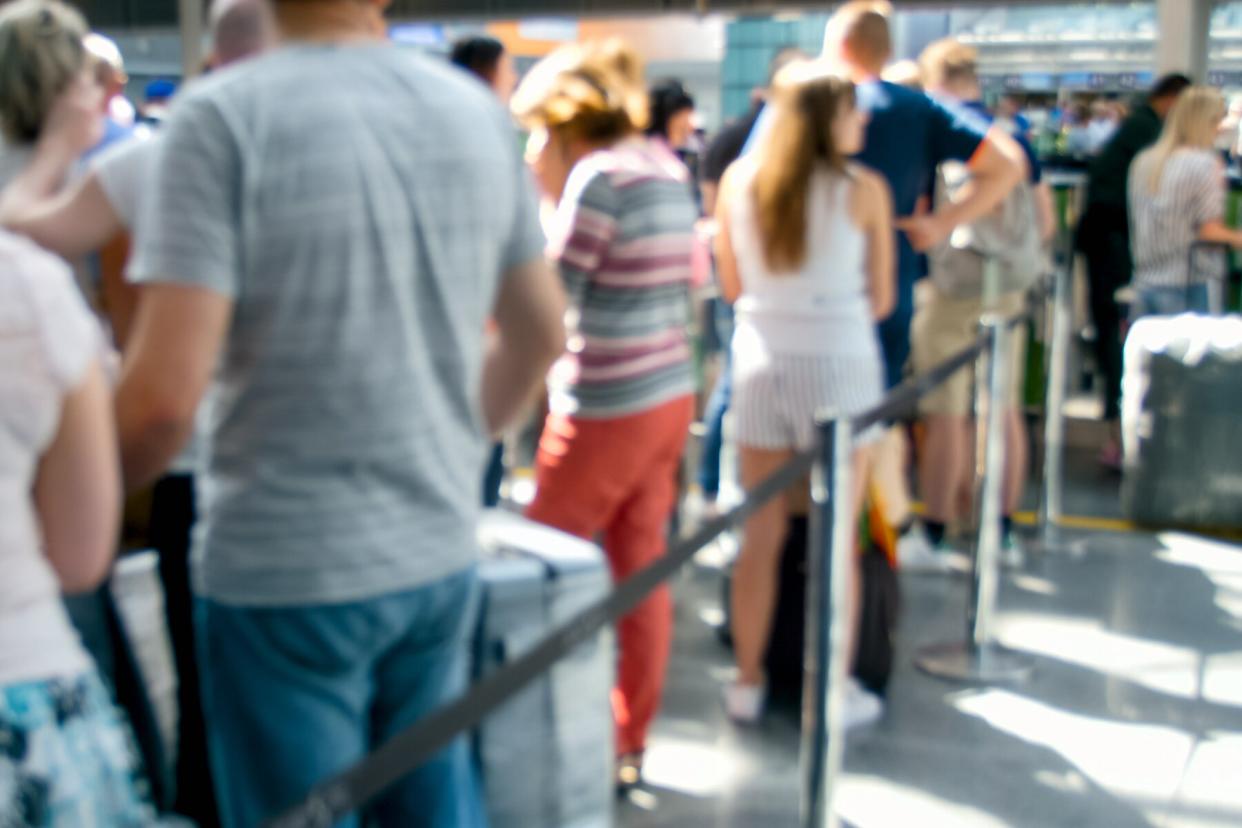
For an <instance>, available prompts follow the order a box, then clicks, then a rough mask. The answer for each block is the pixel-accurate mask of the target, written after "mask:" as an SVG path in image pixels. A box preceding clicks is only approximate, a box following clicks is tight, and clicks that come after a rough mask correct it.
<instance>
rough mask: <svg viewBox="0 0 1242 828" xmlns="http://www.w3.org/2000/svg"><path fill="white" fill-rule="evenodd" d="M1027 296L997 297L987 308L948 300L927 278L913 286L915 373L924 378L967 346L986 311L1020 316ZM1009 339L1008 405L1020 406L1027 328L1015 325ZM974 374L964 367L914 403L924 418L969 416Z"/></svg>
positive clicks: (968, 301) (978, 302)
mask: <svg viewBox="0 0 1242 828" xmlns="http://www.w3.org/2000/svg"><path fill="white" fill-rule="evenodd" d="M1025 302H1026V295H1025V294H1024V293H1022V292H1021V291H1018V292H1014V293H1006V294H1004V295H1003V296H1000V297H998V298H997V299H996V300H995V302H993V303H992V306H991V307H987V308H985V307H984V303H983V300H982V299H953V298H951V297H948V296H945V295H944V294H942V293H940V291H938V290H937V289H936V286H935V285H933V284H932V283H931V280H930V279H924V280H923V281H922V282H920V283H919V284H918V285H917V286H916V287H915V310H914V324H913V326H912V329H911V334H910V335H911V340H912V343H911V344H912V348H913V355H912V357H911V358H912V359H913V361H914V371H915V373H916V374H926V373H927V372H929V371H931V370H932V369H934V368H935V367H936V366H937V365H939V364H940V363H942V362H944V361H945V360H947V359H949V358H950V357H953V356H955V355H956V354H958V353H960V352H961V351H963V350H965V349H966V348H968V347H970V345H971V343H973V342H974V340H975V338H976V337H977V336H978V335H979V319H980V318H981V317H982V316H983V315H984V313H987V312H993V313H999V314H1000V315H1001V316H1005V317H1011V316H1016V315H1017V314H1019V313H1021V312H1022V310H1023V308H1024V307H1025ZM1013 333H1014V335H1013V336H1012V337H1010V340H1009V341H1010V344H1011V346H1012V347H1011V348H1010V350H1009V359H1010V362H1009V364H1010V374H1009V377H1010V383H1009V400H1010V405H1012V406H1013V407H1015V408H1017V407H1019V406H1020V405H1021V402H1022V396H1023V388H1024V383H1025V375H1026V327H1025V326H1019V327H1018V328H1017V329H1015V330H1014V332H1013ZM974 388H975V372H974V370H973V369H972V368H963V369H962V370H960V371H958V372H957V373H956V374H954V375H953V376H952V377H950V378H949V379H948V381H947V382H945V383H944V384H943V385H941V386H940V387H939V388H937V389H936V390H935V391H933V392H931V393H930V394H928V395H927V396H926V397H924V398H923V400H922V402H920V403H919V411H920V412H921V413H923V414H949V415H956V416H968V415H970V414H971V412H973V410H974V399H973V396H974Z"/></svg>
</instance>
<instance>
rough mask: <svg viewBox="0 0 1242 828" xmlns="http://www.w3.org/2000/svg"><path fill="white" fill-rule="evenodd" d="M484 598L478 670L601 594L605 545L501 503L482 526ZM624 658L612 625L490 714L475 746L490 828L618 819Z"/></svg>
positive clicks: (496, 664)
mask: <svg viewBox="0 0 1242 828" xmlns="http://www.w3.org/2000/svg"><path fill="white" fill-rule="evenodd" d="M478 537H479V545H480V547H481V548H482V550H483V559H482V563H481V565H480V570H479V571H480V576H481V578H480V579H481V581H482V586H483V600H482V609H481V618H480V623H479V629H478V635H477V638H476V641H475V680H476V681H477V680H479V679H481V678H483V677H485V676H487V675H489V674H490V673H493V672H495V671H496V670H498V669H500V668H502V667H504V666H505V665H506V664H507V663H509V662H510V661H512V660H514V659H515V658H518V657H519V656H521V655H523V654H524V653H526V652H528V651H529V650H530V649H531V648H532V647H533V646H534V645H536V644H538V643H539V642H540V641H541V640H542V639H543V638H544V637H545V636H546V635H547V634H548V632H549V631H550V630H551V629H552V628H553V627H554V626H556V625H558V624H560V623H561V622H563V621H565V620H566V619H568V618H569V617H571V616H572V615H574V614H575V613H577V612H579V611H580V610H582V609H584V608H585V607H587V606H588V605H590V604H592V603H594V602H595V601H597V600H599V599H600V598H601V597H603V596H604V595H606V594H607V593H608V591H609V590H610V589H611V588H612V580H611V576H610V574H609V571H608V567H607V565H606V563H605V560H604V556H603V553H602V552H601V551H600V549H599V547H597V546H595V545H594V544H591V543H588V542H587V541H583V540H580V539H578V538H575V537H572V536H570V535H566V534H564V533H562V532H558V531H556V530H554V529H549V528H547V527H544V526H540V525H538V524H535V523H532V522H530V521H528V520H525V519H524V518H521V517H518V516H516V515H512V514H508V513H505V512H500V511H489V512H487V513H485V515H484V517H483V519H482V521H481V522H480V525H479V532H478ZM615 664H616V658H615V653H614V648H613V634H612V632H611V630H610V629H609V630H605V631H603V632H601V633H599V634H598V635H597V636H595V637H594V638H593V639H591V640H590V641H588V642H587V643H585V644H583V645H582V646H581V647H580V648H579V649H578V650H576V651H575V652H573V653H572V654H571V655H570V656H568V657H567V658H565V659H564V660H562V661H560V662H558V663H557V664H556V666H554V667H553V668H552V669H551V671H550V672H548V673H546V674H544V675H543V676H542V677H540V678H539V679H538V680H536V682H535V683H534V684H533V685H531V686H530V687H528V688H527V689H525V690H524V691H522V692H521V693H519V694H518V695H517V696H516V697H514V698H513V699H512V700H511V701H510V702H508V703H506V704H505V705H504V706H503V707H501V708H500V709H499V710H497V711H496V712H495V713H493V714H492V715H491V716H490V717H488V718H487V719H485V720H484V721H483V723H482V725H481V726H480V727H479V729H478V731H477V732H476V733H475V739H474V743H475V744H474V746H475V751H476V755H477V757H478V762H479V767H480V768H481V771H482V776H483V787H484V791H485V795H486V799H487V807H488V817H489V821H490V823H491V826H492V828H532V827H533V826H549V828H553V827H555V828H608V826H611V825H612V810H613V803H614V800H615V794H614V788H613V762H614V760H615V756H614V749H613V720H612V707H611V704H610V699H609V696H610V694H611V691H612V686H613V676H614V672H615Z"/></svg>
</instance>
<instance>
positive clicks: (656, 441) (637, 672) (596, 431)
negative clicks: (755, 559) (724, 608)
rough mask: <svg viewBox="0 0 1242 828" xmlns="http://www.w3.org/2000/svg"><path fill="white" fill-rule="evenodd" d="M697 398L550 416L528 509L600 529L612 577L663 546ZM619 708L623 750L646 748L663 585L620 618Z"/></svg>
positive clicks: (656, 702)
mask: <svg viewBox="0 0 1242 828" xmlns="http://www.w3.org/2000/svg"><path fill="white" fill-rule="evenodd" d="M693 416H694V399H693V398H692V397H683V398H680V399H677V400H674V401H673V402H670V403H666V404H664V405H661V406H659V407H658V408H654V409H652V410H650V411H645V412H642V413H641V414H634V415H630V416H626V417H617V418H613V419H607V420H589V419H578V418H574V417H565V416H562V415H557V414H553V415H551V416H549V417H548V420H547V423H546V425H545V426H544V430H543V437H542V438H541V439H540V441H539V455H538V458H537V460H536V471H535V474H536V482H537V483H538V486H539V489H538V493H537V494H536V495H535V501H534V502H533V503H532V504H531V505H530V508H529V509H528V510H527V513H526V514H527V517H529V518H531V519H532V520H535V521H538V522H539V523H543V524H546V525H548V526H552V527H555V528H557V529H560V530H562V531H564V532H568V533H570V534H573V535H577V536H579V537H582V538H587V539H591V540H594V539H596V538H597V537H600V536H602V538H603V544H604V551H605V552H606V553H607V555H608V561H609V564H610V566H611V568H612V575H613V578H614V580H616V581H621V580H624V579H625V578H627V577H628V576H630V575H631V574H633V573H634V572H636V571H638V570H639V569H642V568H643V567H644V566H646V565H647V564H650V563H651V562H653V561H654V560H656V559H657V558H659V557H660V556H662V555H663V554H664V553H665V551H666V545H665V544H666V537H667V532H668V520H669V517H670V516H671V515H672V513H673V509H674V507H675V506H676V503H677V474H678V470H679V468H680V465H681V456H682V452H683V451H684V450H685V445H686V434H687V432H688V431H689V428H690V422H691V419H692V418H693ZM617 637H618V639H619V643H620V651H621V654H620V663H619V665H618V671H617V672H618V680H617V687H616V688H615V689H614V690H613V694H612V702H613V713H614V715H615V718H616V723H617V745H616V747H617V754H618V755H624V754H627V753H636V752H640V751H642V750H643V749H644V748H645V747H646V743H647V730H648V728H650V726H651V722H652V721H653V720H654V719H655V716H656V713H657V711H658V710H659V707H660V698H661V696H662V695H663V693H664V676H665V672H666V670H667V667H668V656H669V649H670V647H671V646H672V640H673V599H672V595H671V593H670V592H669V589H668V587H662V588H661V589H659V590H657V591H656V592H655V593H653V594H652V595H651V597H649V598H648V599H647V600H646V601H644V602H643V603H642V604H640V605H639V606H638V608H637V609H635V610H634V611H633V612H631V613H630V614H629V615H627V616H625V618H623V619H621V623H620V624H619V625H618V628H617Z"/></svg>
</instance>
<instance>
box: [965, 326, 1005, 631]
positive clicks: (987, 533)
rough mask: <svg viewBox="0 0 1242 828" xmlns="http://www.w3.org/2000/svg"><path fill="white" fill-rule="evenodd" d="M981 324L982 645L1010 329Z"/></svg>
mask: <svg viewBox="0 0 1242 828" xmlns="http://www.w3.org/2000/svg"><path fill="white" fill-rule="evenodd" d="M982 324H983V327H984V328H985V329H987V330H988V331H989V333H990V334H991V337H992V346H991V348H990V349H989V351H990V353H989V355H988V360H987V372H986V375H985V376H982V377H980V381H979V382H978V402H979V405H978V406H977V407H976V410H975V417H976V419H977V422H978V429H977V431H978V450H977V452H976V455H975V456H976V480H977V481H978V486H979V499H978V502H979V540H978V546H977V548H976V550H975V559H974V566H973V568H972V569H973V572H972V575H973V578H972V583H973V588H972V593H973V597H974V601H973V602H972V605H971V608H970V609H971V612H970V621H969V623H970V630H969V635H970V641H971V642H972V643H973V644H974V646H975V647H977V648H980V649H982V648H983V647H985V646H986V645H987V644H988V643H989V642H990V641H991V640H992V617H993V615H994V614H995V612H996V591H997V587H998V584H999V581H1000V545H1001V513H1002V511H1003V507H1002V505H1001V499H1002V497H1003V496H1004V492H1003V489H1002V484H1003V482H1004V478H1005V401H1006V400H1007V399H1008V398H1009V371H1008V367H1009V348H1010V337H1011V332H1010V330H1009V327H1008V326H1007V325H1006V324H1005V322H1004V320H1002V319H999V318H996V317H988V318H987V319H985V320H984V321H983V323H982Z"/></svg>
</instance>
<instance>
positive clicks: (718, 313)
mask: <svg viewBox="0 0 1242 828" xmlns="http://www.w3.org/2000/svg"><path fill="white" fill-rule="evenodd" d="M715 317H716V318H715V322H716V338H717V339H718V340H719V342H720V349H721V352H722V353H723V354H724V360H723V362H722V364H721V368H720V376H719V377H718V378H717V379H716V388H715V389H714V390H713V391H712V396H711V399H709V400H708V401H707V411H706V413H705V414H704V416H703V419H704V424H705V425H706V426H707V433H706V434H704V435H703V456H702V459H701V460H700V461H699V486H700V487H701V488H702V489H703V495H704V496H705V497H706V498H707V499H709V500H714V499H715V498H716V495H717V494H719V493H720V452H721V451H722V450H723V449H724V418H725V414H727V413H728V411H729V406H730V405H731V404H732V401H733V346H732V340H733V307H732V306H731V305H728V304H726V303H725V302H723V301H721V300H717V304H716V309H715Z"/></svg>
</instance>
